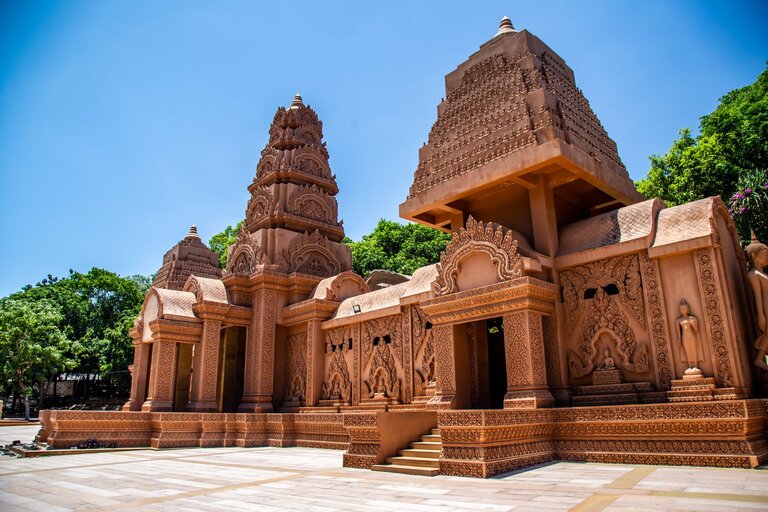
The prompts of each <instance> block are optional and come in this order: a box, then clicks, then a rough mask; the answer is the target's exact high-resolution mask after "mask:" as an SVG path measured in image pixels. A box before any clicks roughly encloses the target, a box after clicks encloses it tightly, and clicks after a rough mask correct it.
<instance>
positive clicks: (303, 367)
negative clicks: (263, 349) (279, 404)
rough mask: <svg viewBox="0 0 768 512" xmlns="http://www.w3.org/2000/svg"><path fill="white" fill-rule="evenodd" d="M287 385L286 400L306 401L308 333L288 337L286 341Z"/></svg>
mask: <svg viewBox="0 0 768 512" xmlns="http://www.w3.org/2000/svg"><path fill="white" fill-rule="evenodd" d="M285 345H286V351H287V356H286V360H285V366H286V368H285V375H286V377H287V378H286V384H285V392H284V399H285V400H286V401H292V402H300V401H304V400H306V396H307V394H306V390H307V375H306V373H307V333H305V332H302V333H299V334H294V335H291V336H288V337H287V338H286V340H285Z"/></svg>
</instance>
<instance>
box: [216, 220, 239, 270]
mask: <svg viewBox="0 0 768 512" xmlns="http://www.w3.org/2000/svg"><path fill="white" fill-rule="evenodd" d="M242 226H243V221H242V220H241V221H240V222H238V223H237V224H235V226H234V227H232V226H227V227H226V228H225V229H224V231H222V232H221V233H216V234H215V235H213V236H212V237H211V239H210V240H208V247H210V248H211V250H212V251H213V252H215V253H216V254H218V255H219V266H220V267H221V268H227V250H228V249H229V247H230V246H231V245H233V244H234V243H235V242H236V241H237V233H238V232H239V231H240V228H241V227H242Z"/></svg>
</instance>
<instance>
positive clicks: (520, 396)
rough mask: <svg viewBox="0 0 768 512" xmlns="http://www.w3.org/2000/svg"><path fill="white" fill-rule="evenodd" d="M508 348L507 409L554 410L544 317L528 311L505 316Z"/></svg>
mask: <svg viewBox="0 0 768 512" xmlns="http://www.w3.org/2000/svg"><path fill="white" fill-rule="evenodd" d="M548 331H549V329H548ZM504 348H505V352H506V363H507V394H506V396H505V397H504V408H505V409H529V408H538V407H551V406H553V405H554V403H555V399H554V397H553V396H552V393H550V392H549V388H548V386H547V368H546V363H545V355H544V354H545V351H544V326H543V323H542V315H541V314H540V313H537V312H533V311H526V310H523V311H519V312H515V313H510V314H506V315H504Z"/></svg>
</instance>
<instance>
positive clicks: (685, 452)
mask: <svg viewBox="0 0 768 512" xmlns="http://www.w3.org/2000/svg"><path fill="white" fill-rule="evenodd" d="M766 405H768V402H766V401H765V400H732V401H717V400H713V401H708V402H699V403H696V402H694V403H691V402H688V403H667V404H640V405H623V406H612V407H579V408H563V409H539V410H530V409H520V410H509V409H503V410H493V411H491V410H485V411H479V410H477V411H474V410H472V411H439V412H438V427H439V428H440V433H441V436H442V441H443V454H442V457H441V459H440V470H441V473H442V474H445V475H456V476H474V477H479V478H487V477H490V476H493V475H496V474H499V473H504V472H507V471H512V470H515V469H519V468H522V467H526V466H530V465H533V464H538V463H542V462H547V461H552V460H568V461H583V462H609V463H620V464H662V465H692V466H716V467H737V468H754V467H757V466H759V465H761V464H764V463H765V462H766V461H768V442H766V434H765V432H764V425H765V422H766V421H767V420H768V412H767V411H766Z"/></svg>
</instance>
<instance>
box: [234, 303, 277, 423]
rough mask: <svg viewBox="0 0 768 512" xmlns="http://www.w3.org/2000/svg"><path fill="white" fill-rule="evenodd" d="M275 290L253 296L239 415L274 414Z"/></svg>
mask: <svg viewBox="0 0 768 512" xmlns="http://www.w3.org/2000/svg"><path fill="white" fill-rule="evenodd" d="M276 301H277V293H276V292H275V290H270V289H266V288H260V289H258V290H256V291H255V292H254V293H253V300H252V311H253V316H252V317H251V325H250V327H249V328H248V339H247V342H246V349H245V382H244V386H243V388H244V389H243V402H242V403H241V404H240V407H239V409H238V411H239V412H272V410H273V406H272V387H273V378H274V372H275V321H276Z"/></svg>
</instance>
